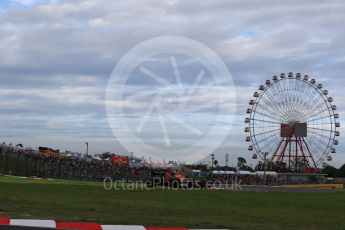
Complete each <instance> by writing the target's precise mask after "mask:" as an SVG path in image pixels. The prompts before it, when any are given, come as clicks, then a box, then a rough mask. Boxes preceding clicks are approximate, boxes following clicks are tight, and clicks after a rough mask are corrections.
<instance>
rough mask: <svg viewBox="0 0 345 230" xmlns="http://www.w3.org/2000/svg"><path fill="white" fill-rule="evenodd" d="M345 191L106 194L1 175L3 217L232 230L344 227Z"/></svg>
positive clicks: (98, 186)
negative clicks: (228, 229)
mask: <svg viewBox="0 0 345 230" xmlns="http://www.w3.org/2000/svg"><path fill="white" fill-rule="evenodd" d="M344 204H345V193H332V192H329V193H300V192H298V193H283V192H263V193H258V192H231V191H167V190H162V189H158V190H154V191H144V190H139V191H105V190H104V189H103V185H102V183H93V182H75V181H61V180H57V181H47V180H29V179H19V178H13V177H0V216H9V217H11V218H26V219H31V218H35V219H36V218H39V219H55V220H60V221H89V222H99V223H102V224H128V225H145V226H151V225H152V226H157V225H158V226H173V227H174V226H182V227H189V228H230V229H272V230H273V229H274V230H276V229H282V230H283V229H303V230H306V229H313V230H315V229H332V230H335V229H345V218H344V216H345V205H344Z"/></svg>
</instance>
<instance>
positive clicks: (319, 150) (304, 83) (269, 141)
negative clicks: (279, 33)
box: [245, 72, 340, 170]
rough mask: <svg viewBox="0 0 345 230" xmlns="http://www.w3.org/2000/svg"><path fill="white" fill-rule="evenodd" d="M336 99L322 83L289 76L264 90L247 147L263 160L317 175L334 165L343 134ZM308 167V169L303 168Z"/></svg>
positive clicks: (251, 113)
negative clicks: (328, 164)
mask: <svg viewBox="0 0 345 230" xmlns="http://www.w3.org/2000/svg"><path fill="white" fill-rule="evenodd" d="M336 110H337V107H336V105H334V103H333V98H332V97H330V96H329V92H328V90H325V89H323V86H322V84H321V83H317V82H316V80H315V79H310V78H309V76H308V75H305V76H304V77H302V75H301V74H300V73H297V74H296V75H295V76H294V75H293V73H291V72H290V73H289V74H288V76H285V74H284V73H282V74H281V75H280V77H277V76H274V77H273V79H272V80H267V81H266V83H265V85H260V87H259V91H257V92H255V93H254V99H253V100H250V102H249V108H248V109H247V115H248V117H247V118H246V119H245V123H246V124H247V127H246V128H245V132H246V133H247V137H246V142H248V143H250V145H249V147H248V150H249V151H254V154H253V159H257V158H258V157H260V158H261V159H262V160H265V161H266V160H268V161H270V162H275V163H284V164H286V166H287V167H288V168H289V169H292V170H301V168H304V169H306V168H309V169H310V168H313V169H317V168H319V166H320V165H321V164H323V163H325V161H326V160H327V161H332V156H331V153H336V148H335V147H336V145H338V144H339V142H338V140H337V137H339V135H340V133H339V131H337V129H338V128H339V127H340V123H339V122H338V118H339V115H338V114H337V112H336ZM301 165H302V166H301Z"/></svg>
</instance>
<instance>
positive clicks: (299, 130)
mask: <svg viewBox="0 0 345 230" xmlns="http://www.w3.org/2000/svg"><path fill="white" fill-rule="evenodd" d="M307 133H308V126H307V123H300V122H298V121H290V122H288V123H287V124H284V123H282V124H281V126H280V136H281V137H307V136H308V135H307Z"/></svg>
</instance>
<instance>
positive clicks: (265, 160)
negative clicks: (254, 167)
mask: <svg viewBox="0 0 345 230" xmlns="http://www.w3.org/2000/svg"><path fill="white" fill-rule="evenodd" d="M263 155H264V183H265V185H266V170H267V156H268V152H265V153H264V154H263Z"/></svg>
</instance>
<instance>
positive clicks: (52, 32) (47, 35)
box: [0, 0, 345, 166]
mask: <svg viewBox="0 0 345 230" xmlns="http://www.w3.org/2000/svg"><path fill="white" fill-rule="evenodd" d="M344 12H345V3H344V1H342V0H334V1H332V0H331V1H330V0H328V1H326V0H325V1H319V0H318V1H315V0H305V1H295V0H292V1H273V0H260V1H243V0H232V1H228V0H217V1H197V0H189V1H179V0H168V1H153V0H141V1H127V0H126V1H106V0H97V1H93V0H92V1H91V0H84V1H82V0H13V1H10V0H0V54H1V55H0V97H1V100H0V110H1V113H0V127H1V129H0V140H3V141H6V142H12V143H17V142H22V143H24V144H25V145H30V146H34V147H37V146H40V145H41V146H42V145H49V146H52V147H54V148H60V149H62V150H72V151H85V144H84V143H85V141H89V142H90V151H91V152H102V151H112V152H118V153H125V152H126V151H131V150H128V149H127V150H126V149H125V148H124V147H123V146H122V145H121V144H120V142H121V141H123V140H120V139H119V138H123V136H121V135H120V134H123V133H125V130H121V126H119V127H117V128H118V129H116V130H115V131H114V130H113V131H114V132H113V131H112V129H111V128H110V126H109V124H108V121H107V113H106V106H105V96H106V91H107V85H108V81H109V78H110V76H111V73H112V71H113V69H114V67H115V66H116V65H117V64H118V62H119V60H120V59H121V57H123V56H124V55H125V54H126V53H127V52H128V51H129V50H131V49H132V48H133V47H135V46H136V45H137V44H139V43H141V42H143V41H145V40H148V39H151V38H154V37H158V36H183V37H187V38H191V39H195V40H197V41H199V42H200V43H202V44H204V45H206V46H207V47H209V48H210V49H211V50H213V51H214V52H215V53H217V54H218V55H219V57H220V58H221V59H222V60H223V61H224V63H225V64H226V66H227V67H228V69H229V71H230V72H231V74H232V77H233V80H234V86H235V87H236V89H237V95H234V93H233V94H231V95H227V96H225V97H224V98H227V97H228V96H229V101H228V102H231V103H230V105H227V106H229V107H231V108H233V107H234V106H236V107H237V114H236V116H235V122H234V125H233V126H232V129H231V131H230V133H229V135H227V137H226V139H225V141H224V142H223V143H222V144H220V145H219V147H218V148H217V149H216V150H215V152H216V153H217V156H218V158H219V159H220V160H221V161H222V159H223V158H224V154H225V153H230V155H231V160H233V159H235V158H236V157H237V156H239V155H244V156H246V157H247V158H250V155H249V154H248V153H247V146H246V143H245V142H244V137H245V135H244V133H243V129H244V124H243V120H244V118H245V110H246V108H247V104H248V101H249V100H250V99H251V96H252V92H254V91H255V90H257V87H258V85H260V84H262V83H264V82H265V80H266V79H270V78H271V77H272V76H273V75H275V74H279V73H281V72H289V71H292V72H295V73H296V72H301V73H302V74H309V75H311V76H314V77H315V78H316V79H318V80H319V81H321V82H322V83H323V85H324V86H325V88H327V89H328V90H329V91H330V93H331V94H332V96H333V97H334V100H335V102H336V104H337V106H338V108H339V113H340V115H341V114H342V111H343V109H344V108H345V100H344V99H343V93H344V92H342V91H343V90H342V89H343V85H345V78H344V66H345V45H344V41H345V29H344V28H343V26H342V23H343V22H344V21H345V13H344ZM164 58H165V56H164V55H163V56H157V57H155V59H154V60H156V61H157V60H158V61H161V62H160V63H163V64H164ZM151 61H152V60H151ZM177 61H178V63H179V64H181V63H191V62H188V58H186V57H180V58H179V59H177ZM148 64H149V65H150V63H148ZM151 64H152V63H151ZM163 64H162V65H163ZM165 64H167V63H165ZM181 65H182V64H181ZM191 66H193V67H191V68H184V70H181V75H183V76H186V75H188V76H197V75H198V73H199V72H198V71H196V70H197V69H198V68H199V66H198V63H192V64H191ZM153 67H158V68H160V65H157V64H156V65H152V68H153ZM167 69H168V68H163V69H160V70H159V73H160V75H169V76H170V75H171V74H169V73H168V72H167ZM194 70H195V71H194ZM207 74H208V73H206V75H207ZM134 79H137V80H132V82H131V84H129V86H128V88H127V89H130V88H129V87H130V86H135V87H136V88H135V90H136V92H143V91H148V88H150V87H152V86H151V85H150V82H149V81H145V80H140V79H139V80H138V78H134ZM151 80H152V79H151ZM191 82H193V80H191ZM204 84H205V85H206V86H207V84H208V82H206V81H205V82H204ZM187 85H188V84H187ZM187 87H188V86H187ZM211 88H212V87H211ZM205 89H207V90H204V91H203V90H201V91H200V92H199V93H200V97H198V100H196V99H195V98H189V99H191V100H192V104H193V103H194V104H196V103H197V104H199V105H200V104H206V105H209V104H210V101H212V100H213V99H214V98H212V95H213V94H216V92H213V91H212V90H209V89H210V88H205ZM213 89H216V90H214V91H218V90H217V88H213ZM207 92H208V93H207ZM210 95H211V96H210ZM224 98H223V99H224ZM235 98H236V99H235ZM218 99H219V98H218ZM169 100H170V98H169ZM148 102H149V100H148V101H146V102H144V103H148ZM223 102H224V104H226V103H227V101H225V100H223ZM146 105H149V103H148V104H145V106H146ZM145 106H143V107H145ZM209 110H210V109H209ZM209 110H205V111H204V113H202V114H201V116H200V117H193V118H192V119H191V120H192V121H191V124H193V122H196V121H197V122H199V121H200V124H203V125H200V129H202V130H203V129H205V130H207V127H209V126H210V123H211V125H212V124H213V123H212V122H213V120H212V119H215V120H217V118H215V116H212V114H214V113H212V112H210V111H209ZM231 111H232V110H231ZM130 112H131V110H128V111H126V114H127V116H128V117H127V118H128V119H134V120H130V121H133V124H135V118H138V116H134V115H133V116H131V114H130ZM136 115H138V114H136ZM199 115H200V114H199ZM219 115H220V116H221V115H222V114H217V116H219ZM234 115H235V114H234ZM185 119H186V120H185V121H189V120H188V119H190V118H185ZM206 121H207V122H208V123H207V122H206ZM138 122H139V121H138ZM157 122H158V125H157V124H155V120H154V119H153V120H151V121H150V122H149V123H148V124H147V125H148V126H146V129H144V131H145V130H146V131H151V132H146V133H145V132H143V133H141V134H140V135H138V136H139V138H141V139H144V140H145V142H147V143H149V144H157V143H159V142H162V143H163V142H164V143H165V144H166V139H164V135H163V136H161V138H159V136H158V135H156V134H159V130H161V128H162V127H161V125H160V124H161V123H159V121H157V120H156V123H157ZM218 122H219V121H218ZM340 122H342V120H340ZM139 123H140V122H139ZM139 123H138V124H139ZM170 125H171V124H170ZM139 126H140V125H139ZM167 128H168V129H169V132H170V134H169V135H170V136H169V137H170V139H171V143H175V142H176V143H178V144H177V145H176V146H177V147H176V146H175V147H176V148H178V147H181V146H182V147H183V146H184V145H188V144H189V142H188V140H189V138H191V137H190V136H189V135H187V134H185V135H183V136H182V134H181V130H180V129H179V128H176V126H172V127H169V126H168V127H167ZM187 128H188V127H187ZM152 130H154V131H152ZM189 130H190V129H189ZM190 131H193V130H190ZM194 131H195V130H194ZM340 131H342V129H341V130H340ZM114 133H115V135H116V134H119V135H118V136H116V137H114ZM184 133H185V132H184ZM181 137H183V138H181ZM182 139H183V140H182ZM152 140H154V141H153V142H150V141H152ZM127 141H129V140H127ZM133 141H135V140H133ZM339 141H340V146H339V149H338V153H337V155H335V156H334V161H333V164H334V165H336V166H339V165H340V164H342V163H343V162H345V148H344V147H342V146H343V145H342V143H343V142H344V141H343V137H340V139H339ZM210 142H212V140H210ZM137 154H138V155H146V156H150V153H137ZM199 157H201V156H199ZM165 158H166V159H167V160H168V159H169V158H173V159H174V157H173V156H171V157H169V156H166V157H165ZM195 160H198V159H197V158H196V159H195Z"/></svg>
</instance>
